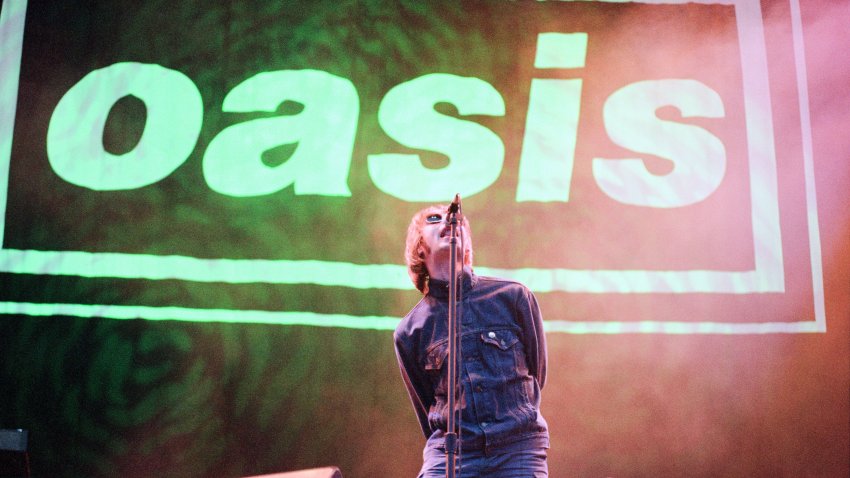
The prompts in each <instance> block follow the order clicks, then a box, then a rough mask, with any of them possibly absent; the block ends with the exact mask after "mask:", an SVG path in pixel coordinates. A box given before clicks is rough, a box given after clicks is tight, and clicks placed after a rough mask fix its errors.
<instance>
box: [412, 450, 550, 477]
mask: <svg viewBox="0 0 850 478" xmlns="http://www.w3.org/2000/svg"><path fill="white" fill-rule="evenodd" d="M422 458H423V462H424V463H423V464H422V470H421V471H420V472H419V477H418V478H441V477H445V476H446V454H445V452H444V451H443V450H441V449H439V448H435V447H426V448H425V450H424V451H423V452H422ZM455 476H456V477H457V478H479V477H480V478H484V477H486V478H546V477H548V476H549V467H548V465H547V464H546V449H545V448H540V449H533V450H522V451H513V452H507V453H491V454H489V455H488V454H485V453H484V452H483V451H464V452H463V453H462V454H461V456H460V473H457V474H456V475H455Z"/></svg>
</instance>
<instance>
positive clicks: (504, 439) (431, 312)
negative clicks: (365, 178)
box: [394, 206, 549, 478]
mask: <svg viewBox="0 0 850 478" xmlns="http://www.w3.org/2000/svg"><path fill="white" fill-rule="evenodd" d="M447 209H448V208H447V207H446V206H432V207H429V208H425V209H423V210H421V211H419V212H418V213H416V214H415V215H414V216H413V219H412V220H411V222H410V226H409V227H408V229H407V242H406V246H405V258H406V262H407V268H408V274H410V278H411V280H412V281H413V283H414V285H415V286H416V288H417V289H419V291H420V292H422V294H423V297H422V299H421V300H420V301H419V303H418V304H416V306H415V307H413V309H412V310H411V311H410V312H409V313H408V314H407V316H406V317H405V318H404V319H403V320H402V321H401V323H400V324H399V325H398V327H397V328H396V330H395V335H394V339H395V348H396V355H397V356H398V363H399V367H400V368H401V375H402V378H403V379H404V384H405V386H406V387H407V392H408V394H409V395H410V400H411V402H412V403H413V408H414V410H415V411H416V416H417V418H418V419H419V424H420V425H421V426H422V432H423V433H424V434H425V437H426V438H427V442H426V444H425V449H424V450H423V465H422V471H421V472H420V474H419V476H420V477H423V478H437V477H444V476H446V471H445V466H446V455H445V436H446V432H447V431H446V423H447V421H448V413H449V411H448V405H447V403H448V399H447V393H448V386H447V382H448V376H447V375H448V374H447V370H448V366H446V364H445V362H446V354H447V349H448V339H447V337H448V324H447V314H448V296H449V286H448V283H449V278H450V275H451V274H450V272H449V270H450V263H451V259H450V257H451V256H450V253H451V242H450V237H449V236H450V234H449V231H450V225H449V222H448V220H447ZM458 223H459V225H458V229H459V231H460V237H461V239H462V240H459V241H457V246H456V247H457V249H456V257H457V258H458V263H459V264H458V267H457V269H458V270H459V271H460V270H461V269H462V273H461V276H460V277H459V278H458V292H457V294H458V305H457V310H458V312H457V317H458V320H460V324H461V327H460V332H459V336H460V337H461V339H460V344H461V345H460V349H461V353H460V357H461V363H459V365H458V375H459V378H458V383H459V384H460V396H459V398H458V400H457V402H456V403H457V407H458V408H459V409H460V410H461V413H460V425H459V428H460V434H459V436H460V447H459V448H460V450H459V453H458V457H459V460H460V466H461V468H460V471H459V473H458V475H457V476H459V477H461V478H467V477H490V478H502V477H505V478H507V477H512V478H514V477H523V478H525V477H546V476H548V467H547V463H546V450H547V449H548V448H549V431H548V428H547V425H546V420H544V419H543V416H542V415H541V414H540V390H541V389H542V388H543V385H544V383H545V381H546V338H545V336H544V334H543V322H542V318H541V316H540V309H539V308H538V305H537V300H536V299H535V297H534V295H533V294H532V293H531V291H529V290H528V288H526V287H525V286H523V285H522V284H520V283H518V282H514V281H510V280H504V279H496V278H492V277H483V276H477V275H475V273H474V272H473V270H472V237H471V234H470V229H469V222H468V221H467V220H466V218H465V217H460V218H459V221H458ZM461 249H463V252H462V253H461ZM461 266H462V268H461Z"/></svg>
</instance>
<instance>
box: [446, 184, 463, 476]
mask: <svg viewBox="0 0 850 478" xmlns="http://www.w3.org/2000/svg"><path fill="white" fill-rule="evenodd" d="M459 212H460V194H456V195H455V200H454V202H452V204H451V206H449V216H448V220H449V225H450V240H449V243H450V244H451V252H450V253H449V259H450V261H451V264H450V265H449V303H448V306H449V312H448V322H449V323H448V329H449V330H448V333H449V337H448V342H449V350H448V356H447V357H446V361H447V362H448V367H449V371H448V375H449V377H448V379H449V383H448V395H449V396H448V402H449V403H448V409H449V416H448V423H447V424H446V443H445V444H446V478H455V471H456V467H457V466H459V465H460V458H459V457H458V456H457V455H458V448H459V447H458V431H459V429H460V427H459V426H458V424H457V423H456V420H455V414H456V413H457V412H456V411H455V408H456V405H455V404H456V403H457V400H458V399H459V398H460V397H459V395H460V394H459V393H458V392H459V390H458V388H459V387H458V385H457V382H458V380H457V379H458V362H460V360H459V353H460V348H459V347H458V337H459V335H460V334H459V333H458V331H459V329H460V322H459V321H458V320H457V302H458V298H457V236H458V231H457V225H458V219H457V217H458V214H459ZM461 254H463V251H462V252H461ZM461 270H463V269H461Z"/></svg>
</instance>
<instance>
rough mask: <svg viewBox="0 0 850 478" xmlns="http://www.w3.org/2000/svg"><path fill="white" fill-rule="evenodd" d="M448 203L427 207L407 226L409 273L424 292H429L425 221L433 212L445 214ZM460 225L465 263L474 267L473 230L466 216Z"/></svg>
mask: <svg viewBox="0 0 850 478" xmlns="http://www.w3.org/2000/svg"><path fill="white" fill-rule="evenodd" d="M447 209H448V205H442V204H437V205H434V206H429V207H426V208H424V209H422V210H420V211H419V212H417V213H416V214H414V215H413V218H411V220H410V225H409V226H407V240H406V241H405V244H404V259H405V262H406V263H407V274H408V275H409V276H410V280H411V281H413V285H414V286H416V289H417V290H419V292H422V293H423V294H427V293H428V279H429V277H430V276H429V274H428V268H427V267H426V266H425V251H424V247H425V245H424V244H423V240H422V226H423V224H424V223H425V218H426V217H427V216H428V215H430V214H433V213H437V214H441V215H444V214H445V213H446V210H447ZM460 226H461V227H462V228H463V249H464V254H463V265H464V266H470V267H472V232H471V231H470V228H469V221H468V220H467V219H466V216H463V218H462V220H461V224H460Z"/></svg>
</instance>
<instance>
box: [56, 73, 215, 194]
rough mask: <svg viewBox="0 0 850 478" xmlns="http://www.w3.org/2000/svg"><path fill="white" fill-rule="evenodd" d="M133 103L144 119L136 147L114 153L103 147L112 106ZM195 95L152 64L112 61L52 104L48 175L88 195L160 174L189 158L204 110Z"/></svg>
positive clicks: (184, 81) (181, 79) (180, 77)
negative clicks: (138, 102) (50, 172)
mask: <svg viewBox="0 0 850 478" xmlns="http://www.w3.org/2000/svg"><path fill="white" fill-rule="evenodd" d="M130 95H131V96H135V97H136V98H139V99H141V100H142V101H143V102H144V103H145V106H146V107H147V111H148V121H147V122H146V123H145V130H144V132H143V133H142V138H141V140H140V141H139V144H138V145H137V146H136V147H135V148H134V149H133V150H132V151H129V152H127V153H124V154H121V155H114V154H112V153H109V152H108V151H105V150H104V148H103V130H104V127H105V126H106V119H107V116H108V115H109V110H110V109H111V108H112V105H114V104H115V102H117V101H118V100H119V99H121V98H123V97H125V96H130ZM203 108H204V106H203V101H202V99H201V93H200V92H199V91H198V88H197V87H196V86H195V83H193V82H192V80H191V79H189V77H187V76H186V75H184V74H182V73H180V72H178V71H175V70H170V69H168V68H163V67H161V66H159V65H147V64H142V63H115V64H113V65H110V66H108V67H106V68H101V69H98V70H94V71H92V72H91V73H89V74H88V75H86V76H85V77H84V78H83V79H82V80H80V81H79V82H78V83H77V84H75V85H74V86H73V87H72V88H71V89H70V90H68V92H67V93H65V96H63V97H62V99H61V100H60V101H59V104H58V105H56V109H55V111H54V112H53V116H52V117H51V119H50V127H49V129H48V131H47V156H48V158H49V159H50V165H51V166H52V167H53V170H54V171H55V172H56V174H58V175H59V176H60V177H62V179H64V180H66V181H68V182H69V183H71V184H76V185H77V186H81V187H84V188H89V189H94V190H96V191H115V190H122V189H135V188H140V187H142V186H147V185H149V184H153V183H155V182H157V181H159V180H161V179H162V178H164V177H166V176H168V175H169V174H171V173H172V172H174V170H175V169H177V167H178V166H180V165H181V164H183V162H184V161H186V159H187V158H188V157H189V154H191V153H192V150H193V149H194V148H195V143H196V141H197V139H198V134H199V133H200V131H201V122H202V119H203V112H204V109H203Z"/></svg>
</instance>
